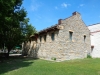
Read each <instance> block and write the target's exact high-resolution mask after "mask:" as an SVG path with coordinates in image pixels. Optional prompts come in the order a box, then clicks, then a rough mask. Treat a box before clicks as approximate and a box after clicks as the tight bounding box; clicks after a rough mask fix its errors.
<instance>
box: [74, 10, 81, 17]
mask: <svg viewBox="0 0 100 75" xmlns="http://www.w3.org/2000/svg"><path fill="white" fill-rule="evenodd" d="M74 15H76V16H78V17H79V18H81V14H80V13H78V12H76V11H75V12H73V13H72V16H74Z"/></svg>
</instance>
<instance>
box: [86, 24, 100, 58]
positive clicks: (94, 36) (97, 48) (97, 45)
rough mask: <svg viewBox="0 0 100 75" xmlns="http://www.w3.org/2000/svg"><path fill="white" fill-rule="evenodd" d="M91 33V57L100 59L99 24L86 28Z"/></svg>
mask: <svg viewBox="0 0 100 75" xmlns="http://www.w3.org/2000/svg"><path fill="white" fill-rule="evenodd" d="M88 28H89V30H90V33H91V35H90V36H91V56H92V57H93V58H100V23H97V24H93V25H89V26H88Z"/></svg>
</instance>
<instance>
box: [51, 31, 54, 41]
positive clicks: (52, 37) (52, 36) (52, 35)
mask: <svg viewBox="0 0 100 75" xmlns="http://www.w3.org/2000/svg"><path fill="white" fill-rule="evenodd" d="M51 39H52V41H54V40H55V34H54V33H52V34H51Z"/></svg>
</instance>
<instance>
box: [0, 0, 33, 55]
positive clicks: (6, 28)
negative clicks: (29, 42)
mask: <svg viewBox="0 0 100 75" xmlns="http://www.w3.org/2000/svg"><path fill="white" fill-rule="evenodd" d="M21 5H22V0H10V1H8V0H0V7H2V8H1V11H0V19H1V20H0V40H2V41H0V46H1V47H4V45H5V46H6V47H7V49H8V56H9V52H10V50H11V49H12V48H13V47H14V46H16V45H18V44H20V43H21V42H23V41H25V37H26V34H25V33H27V36H28V32H29V31H30V30H29V29H31V27H32V26H31V25H28V22H29V19H27V18H26V16H27V12H26V11H25V9H24V8H21ZM24 32H25V33H24ZM29 35H30V34H29Z"/></svg>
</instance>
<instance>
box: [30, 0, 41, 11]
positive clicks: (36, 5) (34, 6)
mask: <svg viewBox="0 0 100 75" xmlns="http://www.w3.org/2000/svg"><path fill="white" fill-rule="evenodd" d="M40 6H41V3H39V2H37V0H31V5H30V10H31V11H36V10H38V9H39V7H40Z"/></svg>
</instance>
